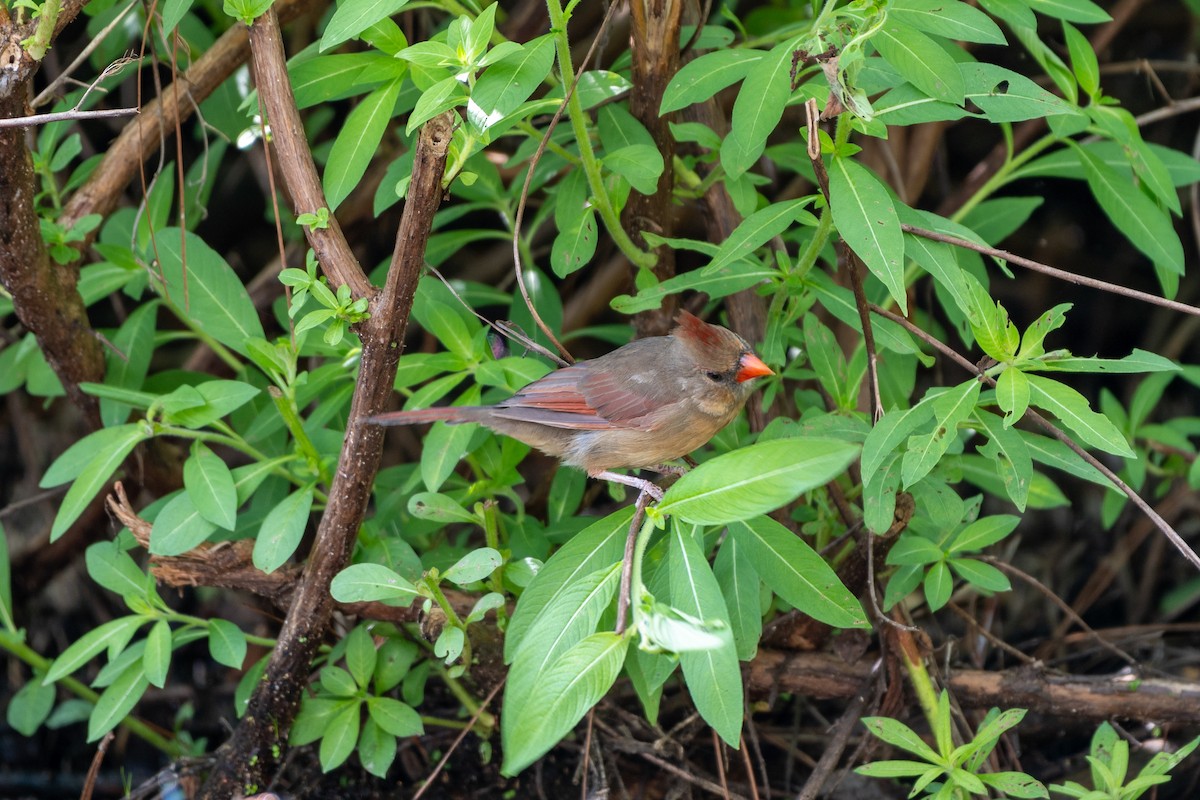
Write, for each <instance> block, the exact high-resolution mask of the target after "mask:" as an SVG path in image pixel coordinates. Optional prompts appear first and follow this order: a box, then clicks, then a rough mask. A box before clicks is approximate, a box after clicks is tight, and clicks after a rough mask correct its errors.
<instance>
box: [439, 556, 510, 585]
mask: <svg viewBox="0 0 1200 800" xmlns="http://www.w3.org/2000/svg"><path fill="white" fill-rule="evenodd" d="M502 563H504V556H502V555H500V553H499V552H498V551H497V550H494V549H492V548H491V547H481V548H479V549H478V550H472V551H471V552H469V553H467V554H466V555H465V556H463V557H462V558H460V559H459V560H458V561H457V562H455V564H454V566H452V567H450V568H449V569H447V570H446V571H445V572H444V573H442V577H444V578H445V579H446V580H448V581H450V582H451V583H456V584H458V585H459V586H466V585H467V584H469V583H475V582H476V581H481V580H483V579H484V578H486V577H487V576H489V575H491V574H492V573H493V572H495V571H496V568H497V567H499V566H500V565H501V564H502Z"/></svg>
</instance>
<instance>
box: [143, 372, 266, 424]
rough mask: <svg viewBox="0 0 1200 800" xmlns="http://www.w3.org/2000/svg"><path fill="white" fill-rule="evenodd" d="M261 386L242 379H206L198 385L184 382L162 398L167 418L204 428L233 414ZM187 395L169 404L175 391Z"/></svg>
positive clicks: (177, 422) (174, 421)
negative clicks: (174, 406)
mask: <svg viewBox="0 0 1200 800" xmlns="http://www.w3.org/2000/svg"><path fill="white" fill-rule="evenodd" d="M260 392H261V390H260V389H259V388H258V387H257V386H251V385H250V384H248V383H243V382H241V381H226V380H215V381H205V382H204V383H200V384H197V385H196V386H187V385H185V386H181V387H179V389H176V390H175V391H174V392H172V393H171V394H170V395H167V396H166V397H164V398H163V407H164V410H166V412H167V413H166V415H165V418H166V421H168V422H171V423H173V424H175V425H182V426H183V427H185V428H192V429H196V428H202V427H204V426H205V425H209V424H211V423H213V422H215V421H217V420H219V419H220V418H221V417H224V416H226V415H227V414H231V413H233V412H234V411H236V410H237V409H239V408H241V407H242V406H244V405H245V404H246V403H248V402H250V400H252V399H253V398H254V397H257V396H258V394H259V393H260ZM181 394H182V395H186V398H185V399H186V400H187V402H184V403H181V404H180V405H181V407H179V408H173V407H172V406H171V405H169V404H168V400H169V398H171V397H172V396H175V395H181Z"/></svg>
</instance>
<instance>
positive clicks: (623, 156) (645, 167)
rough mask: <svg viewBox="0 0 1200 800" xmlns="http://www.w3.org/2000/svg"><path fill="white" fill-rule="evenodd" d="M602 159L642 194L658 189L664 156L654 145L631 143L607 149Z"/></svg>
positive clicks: (652, 192)
mask: <svg viewBox="0 0 1200 800" xmlns="http://www.w3.org/2000/svg"><path fill="white" fill-rule="evenodd" d="M602 161H603V163H604V166H605V167H607V168H608V169H610V170H612V171H613V172H615V173H616V174H617V175H620V176H621V177H622V178H624V179H625V180H627V181H629V185H630V186H632V187H633V188H634V189H636V190H637V191H638V192H640V193H641V194H644V195H652V194H654V192H655V191H657V189H658V178H659V176H660V175H662V172H663V157H662V153H660V152H659V151H658V148H657V147H655V146H654V145H649V144H631V145H627V146H625V147H621V148H618V149H616V150H607V151H606V152H605V155H604V158H603V159H602Z"/></svg>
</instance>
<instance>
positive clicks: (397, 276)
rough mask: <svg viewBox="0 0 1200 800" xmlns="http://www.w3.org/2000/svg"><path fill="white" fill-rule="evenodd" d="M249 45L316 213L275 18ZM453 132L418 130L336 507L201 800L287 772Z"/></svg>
mask: <svg viewBox="0 0 1200 800" xmlns="http://www.w3.org/2000/svg"><path fill="white" fill-rule="evenodd" d="M250 41H251V48H252V61H253V68H254V74H255V82H256V84H257V85H258V90H259V96H260V98H261V99H262V102H263V107H264V108H265V109H266V111H267V115H268V117H269V118H270V119H271V121H272V127H273V131H274V143H275V144H276V146H277V147H278V148H279V153H280V166H281V170H282V172H283V175H284V179H285V182H286V183H287V185H288V188H289V190H290V192H291V194H292V196H293V197H294V198H295V200H296V203H297V205H298V206H299V210H301V211H309V212H315V211H316V210H317V209H318V208H320V207H322V205H324V199H323V196H322V195H321V193H320V183H319V181H316V171H315V168H313V167H312V155H311V153H310V152H309V151H308V145H307V142H306V140H305V139H304V129H303V128H302V127H301V126H300V125H299V117H298V114H297V113H296V110H295V103H294V101H293V100H292V95H291V88H290V86H289V84H288V82H287V73H286V65H285V61H284V52H283V40H282V37H281V35H280V30H279V21H278V19H277V18H276V16H275V13H274V11H268V12H267V13H266V14H264V15H263V16H261V17H259V18H258V19H257V20H255V22H254V25H253V26H252V27H251V30H250ZM451 131H452V125H451V117H450V115H449V114H444V115H442V116H439V117H436V118H435V119H433V120H431V121H430V122H428V123H426V124H425V126H424V127H423V128H422V130H421V135H420V138H419V140H418V142H417V149H416V155H415V159H414V162H413V175H412V182H411V184H410V186H409V190H408V199H407V202H406V203H405V207H404V213H403V216H402V218H401V222H400V233H399V236H398V237H397V249H398V250H399V251H401V252H399V255H398V256H397V258H395V259H393V270H392V272H393V274H389V276H388V281H387V288H386V289H385V291H384V292H383V294H382V296H381V297H379V298H376V302H375V303H373V304H372V308H371V318H370V319H369V320H367V321H366V322H365V323H363V324H362V325H360V326H359V331H358V333H359V336H360V337H361V339H362V343H363V347H362V356H361V362H360V366H359V372H358V379H357V384H356V386H355V392H354V397H353V399H352V401H351V405H350V419H349V423H348V425H347V429H346V438H345V441H344V442H343V446H342V454H341V458H340V459H339V462H338V467H337V472H336V474H335V477H334V480H333V483H332V485H331V486H330V489H329V504H328V506H326V508H325V513H324V515H323V516H322V517H321V522H320V525H319V526H318V529H317V536H316V540H315V541H314V543H313V547H312V550H311V552H310V554H309V560H308V562H307V564H306V566H305V569H304V575H303V577H302V579H301V582H300V586H299V588H298V589H297V590H296V594H295V598H294V599H293V601H292V606H291V609H290V610H289V611H288V615H287V618H286V620H285V621H284V624H283V628H282V629H281V630H280V632H279V636H278V644H277V645H276V647H275V649H274V650H273V651H272V653H271V657H270V660H269V661H268V663H267V669H266V673H265V675H264V677H263V680H262V682H260V683H259V684H258V685H257V687H256V688H255V691H254V694H253V695H252V696H251V698H250V702H249V705H248V707H247V709H246V714H245V716H244V717H243V718H242V721H241V723H240V724H239V725H238V727H237V729H236V730H235V731H234V734H233V737H232V738H231V739H230V740H229V742H227V743H226V744H225V745H223V746H222V748H221V751H222V752H221V758H220V759H219V761H218V764H217V767H216V769H215V770H214V771H213V773H212V775H211V776H210V777H209V779H208V781H207V783H206V784H205V786H204V788H203V790H202V791H201V793H200V796H201V797H202V798H207V799H209V800H211V799H212V798H228V797H232V796H234V795H236V794H240V793H246V792H247V791H248V790H249V789H250V788H251V787H263V786H265V785H266V784H267V781H268V779H269V777H270V776H271V775H272V774H273V773H274V772H275V770H276V769H277V768H278V766H279V764H280V763H281V758H282V754H283V750H284V749H285V748H286V746H287V738H288V733H289V731H290V729H291V725H292V721H293V720H294V718H295V715H296V711H297V710H298V707H299V702H300V695H301V693H302V692H303V690H304V688H305V686H306V683H307V675H308V671H309V666H310V664H311V661H312V657H313V655H314V654H315V653H316V650H317V647H318V645H319V644H320V643H321V640H322V638H323V636H324V634H325V630H326V627H327V626H328V623H329V618H330V614H331V611H332V606H333V600H332V598H331V597H330V595H329V585H330V582H331V581H332V580H333V577H334V575H336V574H337V573H338V572H339V571H340V570H341V569H342V568H343V567H344V566H345V565H346V563H347V561H348V560H349V557H350V553H351V551H352V550H353V548H354V543H355V541H356V539H357V535H358V529H359V526H360V525H361V524H362V520H363V517H364V515H365V514H366V510H367V503H368V501H369V499H370V492H371V484H372V482H373V481H374V478H375V474H376V472H377V471H378V469H379V462H380V457H381V455H382V451H383V430H382V429H381V428H379V427H378V426H372V425H359V424H357V421H358V420H360V419H362V418H364V417H367V416H370V415H372V414H374V413H377V412H379V411H380V410H382V409H383V408H384V404H385V402H386V401H387V399H388V398H389V396H390V395H391V392H392V382H393V380H394V379H395V375H396V363H397V361H399V358H400V353H401V350H402V348H403V334H404V331H405V329H406V327H407V324H408V312H409V310H410V304H411V298H412V296H413V293H414V292H415V291H416V286H415V284H416V281H417V277H418V276H419V275H420V268H421V265H422V264H423V261H424V254H425V246H426V243H427V241H428V237H429V231H430V229H429V226H428V221H430V220H431V219H432V215H433V209H436V207H437V205H438V203H439V202H440V200H441V195H442V175H443V173H444V171H445V162H446V151H447V148H448V147H449V143H450V134H451ZM314 187H315V188H314ZM421 225H425V227H424V229H421V228H420V226H421ZM314 233H320V234H321V235H320V236H319V237H317V236H314ZM309 236H310V242H312V243H313V246H314V249H316V248H317V247H318V246H319V247H321V248H322V249H318V257H319V258H320V259H321V265H322V268H323V269H324V270H325V272H326V274H327V275H332V276H336V278H335V279H337V280H339V282H342V281H344V282H346V283H349V284H350V285H351V287H352V289H354V290H355V291H356V292H359V293H360V296H362V295H365V294H366V293H368V292H370V291H371V286H370V283H369V282H367V280H366V277H365V276H364V275H363V274H362V270H361V269H360V268H359V267H358V264H357V262H356V261H355V260H354V259H353V254H351V253H350V252H349V248H348V247H347V246H346V245H345V242H344V240H343V239H342V236H341V232H340V230H339V229H338V228H337V226H336V223H331V225H330V229H329V230H326V231H320V232H314V231H309Z"/></svg>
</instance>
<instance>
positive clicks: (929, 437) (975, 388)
mask: <svg viewBox="0 0 1200 800" xmlns="http://www.w3.org/2000/svg"><path fill="white" fill-rule="evenodd" d="M981 386H982V384H980V382H979V381H977V380H975V379H974V378H972V379H970V380H967V381H965V382H963V383H961V384H959V385H958V386H956V387H954V388H953V389H949V390H947V391H945V392H943V393H941V394H939V395H938V396H936V397H934V398H932V400H930V401H929V402H930V408H931V409H932V410H933V418H934V426H933V430H932V431H930V432H928V433H924V434H916V435H915V436H912V437H910V438H909V440H908V447H907V449H906V450H905V453H904V461H903V463H902V466H901V472H900V474H901V479H902V480H903V482H904V488H906V489H907V488H909V487H911V486H912V485H913V484H914V483H916V482H917V481H919V480H921V479H922V478H924V477H925V476H926V475H928V474H929V472H930V471H931V470H932V469H933V468H934V467H936V466H937V463H938V461H940V460H941V458H942V456H943V455H945V454H946V450H947V449H949V447H950V443H951V442H953V441H954V440H955V439H956V438H957V437H958V426H959V425H960V424H961V423H962V422H964V421H965V420H966V419H967V417H969V416H970V415H971V412H972V411H974V410H975V402H976V401H977V400H978V399H979V390H980V388H981ZM922 402H924V401H922Z"/></svg>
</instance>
